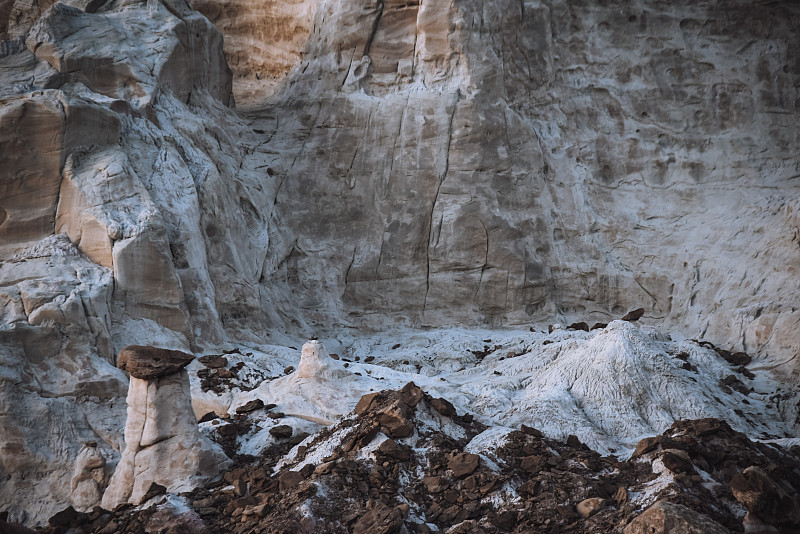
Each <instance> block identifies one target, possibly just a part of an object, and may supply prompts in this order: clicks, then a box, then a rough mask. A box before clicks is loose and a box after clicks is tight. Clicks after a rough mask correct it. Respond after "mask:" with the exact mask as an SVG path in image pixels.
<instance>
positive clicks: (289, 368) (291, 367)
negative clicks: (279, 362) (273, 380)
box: [283, 365, 294, 375]
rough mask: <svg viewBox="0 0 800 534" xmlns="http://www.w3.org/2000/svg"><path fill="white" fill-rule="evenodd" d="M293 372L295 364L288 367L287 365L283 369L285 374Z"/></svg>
mask: <svg viewBox="0 0 800 534" xmlns="http://www.w3.org/2000/svg"><path fill="white" fill-rule="evenodd" d="M293 372H294V366H293V365H289V366H288V367H286V368H285V369H284V370H283V374H285V375H288V374H291V373H293Z"/></svg>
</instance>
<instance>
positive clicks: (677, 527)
mask: <svg viewBox="0 0 800 534" xmlns="http://www.w3.org/2000/svg"><path fill="white" fill-rule="evenodd" d="M728 532H730V531H729V530H728V529H727V528H725V527H723V526H722V525H720V524H719V523H717V522H716V521H713V520H711V519H710V518H709V517H707V516H705V515H703V514H700V513H697V512H695V511H694V510H692V509H690V508H687V507H685V506H682V505H680V504H673V503H670V502H666V501H659V502H657V503H656V504H654V505H653V506H651V507H650V508H648V509H647V510H646V511H645V512H644V513H643V514H642V515H640V516H639V517H637V518H636V519H634V520H633V521H632V522H631V524H630V525H628V526H627V527H625V534H668V533H669V534H728Z"/></svg>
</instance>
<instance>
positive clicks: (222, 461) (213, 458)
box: [102, 370, 230, 510]
mask: <svg viewBox="0 0 800 534" xmlns="http://www.w3.org/2000/svg"><path fill="white" fill-rule="evenodd" d="M127 403H128V417H127V420H126V422H125V449H124V450H123V451H122V457H121V459H120V461H119V464H118V465H117V468H116V470H115V471H114V475H113V476H112V477H111V480H110V481H109V483H108V488H107V489H106V491H105V493H103V500H102V505H103V507H104V508H106V509H109V510H111V509H114V508H115V507H116V506H118V505H120V504H125V503H133V504H140V502H141V501H142V498H143V497H144V496H145V494H146V493H147V491H148V490H149V489H150V486H151V484H153V483H156V484H160V485H162V486H164V487H166V488H167V490H168V491H170V492H175V493H178V492H181V491H187V490H190V489H192V488H194V487H195V486H197V485H199V484H202V483H205V482H208V481H210V480H211V479H212V478H214V477H216V476H217V475H218V474H219V472H220V470H221V469H222V468H224V467H226V466H227V465H228V464H229V463H230V460H228V459H227V457H225V455H224V454H223V452H222V450H221V449H220V448H219V446H218V445H216V444H215V443H212V442H211V441H210V440H208V438H206V437H204V436H201V435H200V432H199V431H198V429H197V421H196V419H195V417H194V412H193V411H192V402H191V397H190V395H189V376H188V375H187V374H186V371H185V370H180V371H179V372H173V373H171V374H168V375H165V376H161V377H158V378H153V379H152V380H142V379H139V378H136V377H133V376H132V377H131V381H130V389H129V391H128V398H127Z"/></svg>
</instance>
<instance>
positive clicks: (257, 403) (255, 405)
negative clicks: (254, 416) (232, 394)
mask: <svg viewBox="0 0 800 534" xmlns="http://www.w3.org/2000/svg"><path fill="white" fill-rule="evenodd" d="M263 407H264V401H262V400H261V399H254V400H251V401H249V402H247V403H245V404H243V405H242V406H239V407H238V408H236V413H250V412H254V411H256V410H258V409H260V408H263Z"/></svg>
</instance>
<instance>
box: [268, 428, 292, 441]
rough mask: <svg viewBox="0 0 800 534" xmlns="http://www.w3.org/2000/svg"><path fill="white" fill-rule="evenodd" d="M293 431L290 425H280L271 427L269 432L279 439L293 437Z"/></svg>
mask: <svg viewBox="0 0 800 534" xmlns="http://www.w3.org/2000/svg"><path fill="white" fill-rule="evenodd" d="M292 432H293V430H292V427H290V426H289V425H278V426H273V427H272V428H270V429H269V433H270V434H271V435H272V436H273V437H275V438H278V439H283V438H290V437H292Z"/></svg>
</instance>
